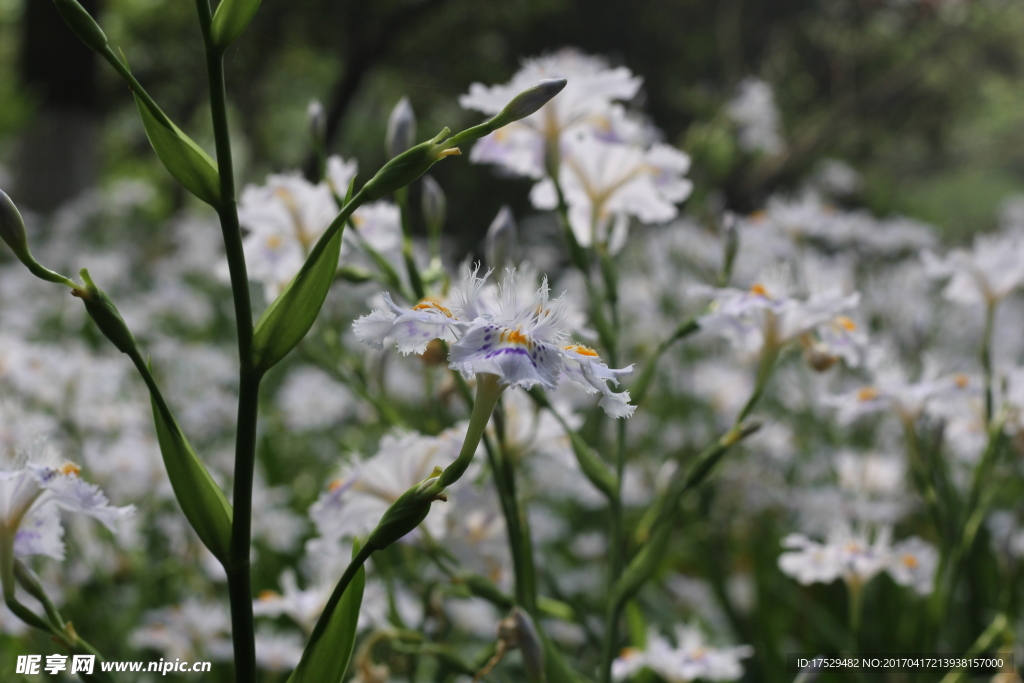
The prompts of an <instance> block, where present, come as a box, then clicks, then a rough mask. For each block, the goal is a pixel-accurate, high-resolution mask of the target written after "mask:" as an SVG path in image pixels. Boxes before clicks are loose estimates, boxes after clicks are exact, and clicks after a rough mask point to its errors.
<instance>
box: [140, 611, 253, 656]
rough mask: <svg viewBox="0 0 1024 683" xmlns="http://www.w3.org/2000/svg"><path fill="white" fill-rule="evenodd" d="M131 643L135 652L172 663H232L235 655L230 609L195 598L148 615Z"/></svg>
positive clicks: (144, 617)
mask: <svg viewBox="0 0 1024 683" xmlns="http://www.w3.org/2000/svg"><path fill="white" fill-rule="evenodd" d="M128 642H129V643H130V644H131V646H132V647H135V648H139V649H151V650H156V651H157V652H160V653H162V654H163V656H164V658H166V659H169V660H170V659H184V660H196V659H206V658H209V659H211V660H214V661H230V660H231V658H232V656H233V652H234V651H233V649H232V645H231V619H230V617H229V615H228V610H227V607H226V606H225V605H223V604H221V603H219V602H203V601H200V600H198V599H196V598H189V599H187V600H185V601H184V602H182V603H181V604H179V605H174V606H171V607H161V608H160V609H156V610H151V611H149V612H146V614H144V615H143V617H142V625H141V626H139V627H137V628H135V629H134V630H133V631H132V632H131V635H130V636H129V637H128Z"/></svg>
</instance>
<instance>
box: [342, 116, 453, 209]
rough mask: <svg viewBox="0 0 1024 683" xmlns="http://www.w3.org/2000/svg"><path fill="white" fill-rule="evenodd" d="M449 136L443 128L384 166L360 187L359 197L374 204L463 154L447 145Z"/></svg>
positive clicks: (447, 131)
mask: <svg viewBox="0 0 1024 683" xmlns="http://www.w3.org/2000/svg"><path fill="white" fill-rule="evenodd" d="M450 132H451V131H449V130H448V129H447V128H445V129H444V130H442V131H441V132H440V133H438V134H437V135H436V136H434V137H433V138H432V139H430V140H427V141H426V142H421V143H420V144H418V145H416V146H415V147H412V148H411V149H408V150H406V151H405V152H402V153H401V154H399V155H398V156H396V157H395V158H394V159H392V160H391V161H389V162H388V163H386V164H384V166H382V167H381V169H380V170H379V171H377V175H375V176H373V177H372V178H370V180H369V182H367V183H366V184H365V185H363V189H361V190H360V191H359V194H361V195H363V198H364V200H365V201H370V202H373V201H377V200H378V199H381V198H383V197H384V196H386V195H389V194H391V193H392V192H394V191H395V190H400V189H402V188H403V187H406V186H407V185H409V184H410V183H412V182H413V181H414V180H416V179H417V178H419V177H420V176H421V175H423V174H424V173H426V172H427V170H428V169H429V168H430V167H431V166H433V165H434V164H435V163H437V162H438V161H440V160H441V159H444V158H445V157H447V156H452V155H457V154H462V152H461V151H460V150H459V148H458V147H453V146H451V145H449V144H448V134H449V133H450Z"/></svg>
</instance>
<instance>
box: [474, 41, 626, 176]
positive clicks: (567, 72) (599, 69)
mask: <svg viewBox="0 0 1024 683" xmlns="http://www.w3.org/2000/svg"><path fill="white" fill-rule="evenodd" d="M548 78H565V79H566V80H567V83H566V86H565V88H564V89H563V90H562V92H560V93H559V94H558V97H555V98H554V99H552V100H551V101H550V102H548V103H547V104H545V105H544V106H543V107H541V108H540V110H539V111H537V112H536V113H534V114H531V115H530V116H527V117H526V118H525V119H522V120H520V121H516V122H515V123H513V124H511V125H508V126H505V127H504V128H502V129H500V130H497V131H495V132H494V133H491V134H490V135H488V136H487V137H485V138H483V139H481V140H480V141H479V142H477V143H476V145H475V146H474V147H473V151H472V153H471V154H470V159H471V160H472V161H474V162H479V163H493V164H498V165H500V166H502V167H503V168H505V169H507V170H508V171H510V172H512V173H515V174H517V175H525V176H529V177H531V178H535V179H538V180H539V179H540V178H542V177H543V176H544V175H545V162H544V155H545V147H546V146H547V145H548V144H559V141H560V139H561V138H562V135H563V134H564V133H565V132H567V131H570V130H576V129H581V128H582V129H589V130H596V131H603V132H604V133H605V134H606V135H608V134H613V133H612V130H611V125H612V121H613V117H614V119H615V120H617V119H618V118H619V117H616V116H615V114H613V113H612V107H611V105H612V103H613V102H614V101H617V100H629V99H631V98H632V97H633V96H634V95H636V93H637V90H639V88H640V84H641V79H640V78H639V77H637V76H634V75H633V74H632V73H631V72H630V71H629V69H626V68H624V67H618V68H615V69H610V68H608V65H607V63H606V62H605V61H604V60H603V59H601V58H600V57H591V56H589V55H584V54H582V53H581V52H579V51H577V50H574V49H563V50H560V51H558V52H555V53H553V54H550V55H546V56H543V57H537V58H534V59H529V60H526V61H525V62H524V63H523V68H522V69H520V70H519V71H518V72H517V73H516V75H515V76H514V77H513V78H512V81H511V82H509V83H507V84H505V85H495V86H490V87H487V86H485V85H483V84H481V83H473V84H472V85H471V86H470V87H469V94H467V95H463V96H462V97H460V98H459V104H461V105H462V106H463V107H464V108H466V109H475V110H477V111H480V112H483V113H484V114H496V113H498V112H499V111H501V110H502V109H503V108H504V107H505V105H506V104H508V102H509V100H511V99H512V98H513V97H515V96H516V95H517V94H519V93H520V92H521V91H523V90H525V89H526V88H529V87H531V86H533V85H534V84H535V83H537V82H538V81H540V80H544V79H548Z"/></svg>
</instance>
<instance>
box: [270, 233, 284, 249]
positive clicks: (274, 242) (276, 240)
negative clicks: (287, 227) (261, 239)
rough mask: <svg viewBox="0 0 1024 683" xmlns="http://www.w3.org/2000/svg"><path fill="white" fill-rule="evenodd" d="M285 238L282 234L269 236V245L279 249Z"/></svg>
mask: <svg viewBox="0 0 1024 683" xmlns="http://www.w3.org/2000/svg"><path fill="white" fill-rule="evenodd" d="M282 242H283V240H282V239H281V236H280V235H271V236H270V237H268V238H267V246H268V247H269V248H271V249H277V248H279V247H280V246H281V243H282Z"/></svg>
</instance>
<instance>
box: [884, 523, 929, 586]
mask: <svg viewBox="0 0 1024 683" xmlns="http://www.w3.org/2000/svg"><path fill="white" fill-rule="evenodd" d="M938 565H939V552H938V550H936V549H935V546H933V545H932V544H931V543H928V542H927V541H924V540H922V539H920V538H917V537H916V536H914V537H912V538H908V539H906V540H904V541H900V542H899V543H897V544H896V545H894V546H893V548H892V553H891V558H890V560H889V564H888V566H887V567H886V571H888V572H889V576H891V577H892V580H893V581H895V582H896V583H898V584H899V585H901V586H911V587H912V588H913V589H914V590H915V591H917V593H919V594H920V595H928V594H929V593H931V592H932V588H933V587H934V585H935V569H936V568H937V567H938Z"/></svg>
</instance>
